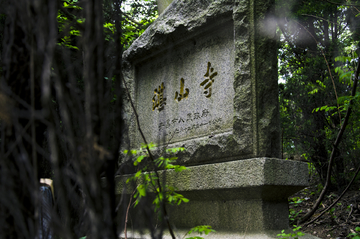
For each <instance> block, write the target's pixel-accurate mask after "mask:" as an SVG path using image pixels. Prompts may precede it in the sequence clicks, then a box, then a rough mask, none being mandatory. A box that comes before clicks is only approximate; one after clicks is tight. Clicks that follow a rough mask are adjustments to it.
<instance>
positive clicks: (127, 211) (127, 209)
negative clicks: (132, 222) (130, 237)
mask: <svg viewBox="0 0 360 239" xmlns="http://www.w3.org/2000/svg"><path fill="white" fill-rule="evenodd" d="M136 190H137V187H136V188H135V190H134V191H133V193H132V194H131V196H130V201H129V204H128V206H127V208H126V214H125V226H124V235H125V239H127V222H128V216H129V210H130V205H131V201H132V198H133V196H134V193H135V192H136ZM134 203H135V202H134Z"/></svg>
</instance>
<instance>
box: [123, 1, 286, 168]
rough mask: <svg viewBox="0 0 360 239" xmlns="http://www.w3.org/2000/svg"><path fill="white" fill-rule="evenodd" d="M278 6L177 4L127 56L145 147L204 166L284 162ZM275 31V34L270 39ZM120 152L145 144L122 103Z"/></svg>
mask: <svg viewBox="0 0 360 239" xmlns="http://www.w3.org/2000/svg"><path fill="white" fill-rule="evenodd" d="M272 4H273V0H261V1H254V0H241V1H235V0H233V1H229V0H218V1H215V0H208V1H197V0H175V1H174V2H172V3H171V5H170V6H169V7H168V8H167V9H166V10H165V11H164V12H163V14H161V15H160V16H159V18H158V19H157V20H156V21H155V22H154V23H153V24H152V25H151V26H150V27H149V28H148V29H147V30H146V31H145V32H144V33H143V35H141V36H140V37H139V38H138V39H137V40H136V41H135V42H134V43H133V44H132V45H131V46H130V48H129V49H128V50H127V51H125V52H124V55H123V59H124V66H123V69H124V71H125V73H124V76H125V79H126V81H127V85H128V86H129V87H130V91H131V94H132V98H133V99H134V101H135V105H136V109H137V112H138V115H139V120H140V127H141V128H142V130H143V131H144V135H145V137H146V139H147V141H148V142H153V143H156V144H158V145H160V146H168V147H179V146H181V147H185V148H186V149H187V151H185V152H183V153H182V154H180V155H179V163H182V164H185V165H199V164H204V163H215V162H225V161H232V160H237V159H246V158H254V157H277V158H278V157H279V156H280V128H279V115H278V96H277V94H278V89H277V58H276V56H277V54H276V38H275V26H271V25H270V26H268V24H266V22H267V17H268V16H270V15H271V11H272V8H271V6H272ZM270 33H271V34H270ZM124 102H125V103H124V107H123V110H124V112H123V119H124V123H123V127H122V128H123V130H124V132H123V134H122V137H123V140H122V142H124V143H123V144H122V149H123V150H124V149H131V148H138V147H139V145H140V143H142V142H143V140H142V138H141V137H140V134H139V132H138V130H137V125H136V120H135V118H134V113H133V110H132V109H131V107H130V106H129V105H128V104H127V103H126V102H128V101H127V100H126V99H124Z"/></svg>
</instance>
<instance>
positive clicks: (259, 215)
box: [117, 158, 308, 238]
mask: <svg viewBox="0 0 360 239" xmlns="http://www.w3.org/2000/svg"><path fill="white" fill-rule="evenodd" d="M307 167H308V166H307V164H306V163H304V162H298V161H290V160H289V161H286V160H281V159H274V158H253V159H246V160H237V161H232V162H223V163H215V164H207V165H199V166H191V167H189V170H186V171H182V172H180V173H177V172H175V171H171V170H170V171H167V173H166V175H164V173H163V172H160V175H161V180H160V181H161V182H163V181H164V177H165V178H166V184H167V185H168V186H170V187H174V188H177V192H178V193H181V194H182V195H184V196H185V197H186V198H188V199H190V202H189V203H182V204H181V205H180V206H174V207H171V208H170V218H171V222H172V223H173V224H174V225H176V227H177V228H183V229H185V228H192V227H194V226H195V225H211V226H212V227H213V228H214V229H216V230H218V231H220V232H221V231H223V232H225V231H227V232H228V233H230V234H229V235H231V233H233V234H234V235H237V236H238V235H240V234H244V233H249V234H254V235H256V233H257V234H258V235H267V234H269V235H268V237H264V238H273V237H271V235H272V234H271V231H277V232H278V233H279V232H280V231H281V230H282V229H286V228H288V226H289V218H288V200H287V198H288V197H289V196H290V195H292V194H293V193H295V192H297V191H298V190H300V189H302V188H304V187H305V186H307V185H308V181H307V177H304V176H306V175H307V173H308V172H307V170H308V168H307ZM117 180H118V183H117V185H118V188H117V193H119V194H120V193H123V191H122V190H123V182H124V181H125V180H126V177H118V178H117ZM127 191H128V193H130V192H132V191H133V190H131V189H129V190H127ZM214 238H216V237H214ZM219 238H220V237H219ZM223 238H226V237H223ZM229 238H231V237H229ZM233 238H236V237H233ZM250 238H251V237H250ZM254 238H256V237H254Z"/></svg>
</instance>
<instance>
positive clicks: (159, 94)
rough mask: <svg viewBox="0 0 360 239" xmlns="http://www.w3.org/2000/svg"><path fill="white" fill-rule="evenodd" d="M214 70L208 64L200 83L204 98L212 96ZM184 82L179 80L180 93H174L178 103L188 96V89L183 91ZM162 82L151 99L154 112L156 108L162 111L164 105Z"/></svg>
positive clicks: (182, 79) (215, 73) (215, 74)
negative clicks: (202, 87) (203, 78)
mask: <svg viewBox="0 0 360 239" xmlns="http://www.w3.org/2000/svg"><path fill="white" fill-rule="evenodd" d="M213 71H214V68H212V67H211V63H210V62H208V65H207V71H206V73H205V75H204V77H205V80H204V81H202V82H201V83H200V86H204V95H205V97H206V98H210V97H211V94H212V83H213V82H214V79H213V78H214V77H215V76H217V72H213ZM184 85H185V80H184V78H181V79H180V91H179V92H178V91H176V92H175V98H174V100H175V101H177V102H180V101H181V100H183V99H186V98H187V97H188V96H189V92H190V90H189V89H188V88H185V89H184V87H185V86H184ZM164 89H165V86H164V82H163V83H161V85H160V86H159V87H158V88H157V89H155V90H154V94H155V95H154V96H153V98H152V102H153V106H152V110H153V111H154V110H155V109H156V108H157V109H158V110H159V111H161V110H163V109H164V106H165V105H166V98H164V97H163V95H164Z"/></svg>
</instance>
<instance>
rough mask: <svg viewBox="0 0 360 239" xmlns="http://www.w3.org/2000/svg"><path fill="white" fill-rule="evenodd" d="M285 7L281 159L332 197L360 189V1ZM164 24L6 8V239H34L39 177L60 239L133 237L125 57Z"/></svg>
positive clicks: (108, 9) (279, 18) (20, 3)
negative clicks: (50, 186)
mask: <svg viewBox="0 0 360 239" xmlns="http://www.w3.org/2000/svg"><path fill="white" fill-rule="evenodd" d="M275 7H276V10H275V13H276V14H275V15H274V16H273V19H272V22H271V23H270V24H277V26H278V27H277V33H276V34H277V35H278V39H279V42H278V43H279V44H278V65H279V103H280V115H281V123H282V125H281V127H282V137H281V138H282V155H283V158H284V159H294V160H302V161H306V162H308V165H309V171H310V177H311V180H312V183H314V184H316V185H318V188H319V190H320V191H321V190H322V191H323V192H324V195H326V194H327V193H329V192H331V191H337V192H342V191H343V190H344V189H345V188H346V187H347V186H348V185H349V183H350V182H351V180H352V179H354V181H355V184H353V186H352V187H353V188H354V187H355V189H356V190H358V183H357V182H358V178H359V176H358V175H357V173H358V168H359V167H360V138H359V135H360V107H359V103H360V93H359V89H358V87H357V80H358V74H359V67H358V65H359V54H360V52H359V40H360V1H350V0H348V1H338V0H333V1H327V0H321V1H317V0H303V1H298V0H293V1H285V0H284V1H283V0H276V4H275ZM157 15H158V13H157V5H156V1H155V0H132V1H130V0H102V1H101V0H56V1H55V0H54V1H52V0H16V1H7V0H0V51H1V52H0V54H1V59H0V77H1V78H0V195H1V197H0V238H36V236H37V235H38V233H39V228H40V224H41V223H39V217H40V214H39V208H40V204H41V200H40V196H41V193H40V191H39V186H40V185H39V183H40V181H39V179H40V178H51V179H53V182H54V188H55V189H56V190H55V191H54V192H55V200H54V205H55V206H54V208H53V209H51V210H50V214H51V218H52V220H51V224H50V227H51V230H52V235H53V236H54V237H56V238H80V237H83V236H87V238H117V235H118V234H119V233H120V232H122V231H123V230H124V227H125V217H126V214H124V213H120V211H121V212H122V211H126V210H119V205H120V207H121V206H123V205H125V206H124V207H127V203H126V202H124V201H121V200H125V199H123V198H116V197H115V195H114V188H115V181H114V175H116V174H119V173H126V172H128V171H127V170H128V166H129V165H126V167H125V165H119V164H118V159H119V144H120V137H119V136H120V135H121V133H122V127H121V125H122V122H121V115H120V114H121V107H122V104H123V101H124V100H128V99H127V98H126V94H125V90H124V85H123V84H122V83H121V81H122V80H121V79H122V74H121V62H122V59H121V55H122V52H123V51H124V50H125V49H126V48H128V47H129V45H130V44H131V43H132V42H133V41H134V40H135V39H136V38H137V37H138V36H139V35H141V33H142V32H143V31H144V30H145V29H146V27H147V26H149V24H151V22H153V21H154V20H155V19H156V17H157ZM104 182H106V183H104ZM103 185H106V186H103ZM125 201H126V200H125ZM320 202H321V196H320ZM143 206H144V207H142V205H139V208H140V210H147V211H148V212H149V213H150V214H151V210H149V208H148V207H147V206H146V205H145V204H144V205H143ZM194 226H195V225H194ZM154 237H156V236H155V235H154Z"/></svg>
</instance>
